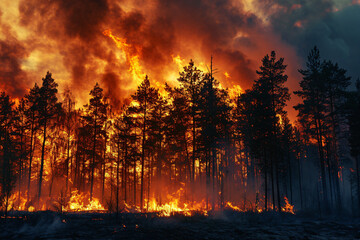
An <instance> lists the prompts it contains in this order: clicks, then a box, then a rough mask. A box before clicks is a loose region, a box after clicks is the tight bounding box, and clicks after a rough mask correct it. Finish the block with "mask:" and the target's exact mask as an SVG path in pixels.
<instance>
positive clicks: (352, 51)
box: [271, 0, 360, 79]
mask: <svg viewBox="0 0 360 240" xmlns="http://www.w3.org/2000/svg"><path fill="white" fill-rule="evenodd" d="M274 2H275V1H272V4H275V3H274ZM337 2H340V1H325V0H322V1H277V4H280V5H281V6H283V7H284V10H283V11H279V12H277V13H276V14H274V15H272V17H271V22H272V25H273V26H274V29H275V30H276V31H277V32H278V33H279V34H281V36H282V38H283V39H284V40H285V41H287V42H289V43H290V44H291V45H292V46H294V47H295V48H296V49H297V52H298V54H299V56H301V57H302V58H303V59H306V56H307V54H308V52H309V51H310V49H312V48H313V47H314V45H317V46H318V47H319V49H320V54H321V56H322V57H323V58H326V59H331V60H333V61H335V62H338V63H339V64H340V66H342V67H343V68H345V69H347V70H348V74H349V76H352V77H353V79H356V78H358V77H359V76H360V69H359V62H360V44H359V42H360V31H359V30H358V29H357V27H356V26H358V25H359V24H360V5H357V4H352V3H355V1H342V2H341V3H343V4H342V5H341V6H340V8H339V6H337V5H338V4H336V3H337ZM295 4H298V7H294V6H295Z"/></svg>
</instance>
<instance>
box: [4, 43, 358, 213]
mask: <svg viewBox="0 0 360 240" xmlns="http://www.w3.org/2000/svg"><path fill="white" fill-rule="evenodd" d="M299 72H300V73H301V74H302V76H303V79H302V80H301V82H300V86H301V90H300V91H296V92H294V94H296V95H298V96H300V97H301V99H302V101H301V103H299V104H297V105H296V106H295V109H296V110H298V113H299V114H298V120H297V122H296V123H294V124H292V123H290V121H289V119H288V116H287V112H286V111H285V107H286V104H287V102H288V100H289V99H290V92H289V90H288V88H286V87H285V86H284V84H285V83H286V81H287V78H288V77H287V75H286V65H285V64H284V59H283V58H277V57H276V54H275V52H271V54H270V55H266V56H265V57H264V58H263V59H262V62H261V66H260V68H259V70H258V71H257V72H256V73H257V75H258V78H257V79H256V80H255V81H254V84H253V86H252V88H251V89H249V90H246V91H245V92H244V93H240V94H238V95H237V96H236V97H234V98H231V97H230V96H229V92H228V90H227V89H223V88H222V87H221V86H220V84H219V82H218V81H217V80H216V79H215V78H214V76H213V70H212V65H211V67H210V70H209V72H208V73H204V72H202V71H200V70H199V69H198V68H197V67H196V66H195V64H194V62H192V61H190V62H189V64H188V65H187V66H185V67H184V69H183V71H182V72H180V73H179V77H178V86H176V87H171V86H168V85H166V84H165V86H164V88H165V90H166V94H160V93H159V89H156V88H154V87H153V86H151V80H149V78H148V77H147V76H146V77H145V79H144V80H143V82H142V83H141V84H140V85H139V86H138V88H137V90H136V92H135V93H134V94H133V95H131V99H132V101H131V102H130V104H125V105H122V106H111V104H110V101H109V99H108V98H107V97H106V96H105V94H104V91H103V89H102V88H101V87H100V86H99V84H96V85H95V86H94V88H93V89H92V90H91V91H90V101H89V103H88V104H87V105H85V106H84V107H83V108H81V109H75V100H76V99H75V98H74V97H73V96H72V94H71V92H70V91H66V92H65V93H64V94H63V96H61V100H59V99H58V90H57V87H58V85H57V83H56V82H55V81H54V79H53V78H52V75H51V73H49V72H48V73H47V74H46V76H45V77H44V78H43V79H42V85H41V86H38V85H37V84H35V85H34V87H33V88H31V89H30V91H29V93H28V94H27V95H26V96H24V98H22V99H21V100H19V102H18V104H16V105H15V104H14V102H13V100H11V98H10V97H9V96H8V95H6V93H4V92H3V93H1V96H0V145H1V146H0V150H1V152H0V164H1V165H0V166H1V171H0V183H1V184H0V188H1V203H2V206H3V209H8V204H9V199H10V198H11V196H13V195H14V194H17V199H18V201H19V202H18V203H16V202H15V203H11V204H12V206H13V207H14V208H16V204H18V205H20V202H21V201H22V200H21V199H22V198H24V199H26V206H40V205H41V204H43V203H46V202H48V201H54V200H58V201H59V199H60V198H61V199H63V198H66V197H69V196H70V195H71V192H72V190H73V189H77V190H78V191H80V192H88V193H89V196H90V199H91V198H93V197H94V196H96V197H97V198H100V199H101V201H102V203H103V204H104V205H106V206H107V208H108V209H109V210H112V211H120V210H121V209H123V208H124V206H125V204H126V206H133V207H136V206H137V207H139V208H140V210H141V211H146V208H147V207H148V205H147V204H148V202H149V199H153V200H155V201H156V202H157V203H158V204H162V203H166V202H167V201H168V198H169V195H171V194H172V193H176V194H177V195H178V197H179V198H180V199H179V201H181V202H186V203H190V204H195V203H196V202H201V201H203V202H205V206H206V208H208V209H220V208H223V207H224V206H225V205H226V202H232V203H236V204H237V206H239V207H240V208H242V209H244V210H254V211H255V210H257V209H263V210H270V209H273V210H278V211H281V206H282V205H283V199H284V197H285V196H287V197H288V198H289V201H290V203H291V204H295V207H296V209H303V210H306V209H318V210H320V211H326V212H330V211H334V210H343V209H347V210H360V196H359V194H360V178H359V155H360V142H359V141H360V136H359V135H360V83H359V81H357V91H348V86H349V85H350V83H351V82H350V78H349V77H347V76H346V70H344V69H342V68H340V67H339V66H338V64H336V63H333V62H331V61H327V60H325V61H322V60H321V59H320V55H319V51H318V49H317V48H316V47H315V48H314V49H313V50H311V52H310V54H309V56H308V60H307V63H306V68H305V69H301V70H299Z"/></svg>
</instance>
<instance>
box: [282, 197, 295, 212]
mask: <svg viewBox="0 0 360 240" xmlns="http://www.w3.org/2000/svg"><path fill="white" fill-rule="evenodd" d="M284 200H285V207H283V208H281V210H282V211H283V212H288V213H291V214H295V212H294V205H291V204H290V203H289V200H288V199H287V197H284Z"/></svg>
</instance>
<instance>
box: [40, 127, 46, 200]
mask: <svg viewBox="0 0 360 240" xmlns="http://www.w3.org/2000/svg"><path fill="white" fill-rule="evenodd" d="M46 124H47V120H45V122H44V135H43V138H44V139H43V144H42V149H41V165H40V177H39V192H38V202H40V198H41V185H42V178H43V171H44V158H45V143H46V130H47V129H46V127H47V126H46Z"/></svg>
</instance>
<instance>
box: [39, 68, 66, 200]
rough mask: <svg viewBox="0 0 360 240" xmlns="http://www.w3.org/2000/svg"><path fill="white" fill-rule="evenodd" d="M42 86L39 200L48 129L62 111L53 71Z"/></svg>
mask: <svg viewBox="0 0 360 240" xmlns="http://www.w3.org/2000/svg"><path fill="white" fill-rule="evenodd" d="M42 80H43V82H42V86H41V88H40V89H39V98H38V99H37V106H38V109H37V111H38V113H39V125H40V126H41V127H42V130H43V142H42V148H41V165H40V176H39V191H38V200H39V201H40V198H41V187H42V180H43V172H44V161H45V145H46V139H47V133H46V131H47V130H48V128H49V127H50V126H51V124H52V122H51V120H52V119H53V118H54V117H55V116H56V114H57V113H59V112H60V111H61V104H60V103H58V102H57V101H58V99H57V96H56V94H57V86H58V85H57V83H56V82H55V81H54V79H53V78H52V77H51V73H50V72H47V74H46V76H45V78H43V79H42Z"/></svg>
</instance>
